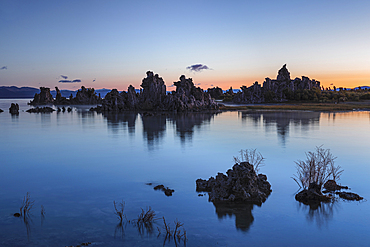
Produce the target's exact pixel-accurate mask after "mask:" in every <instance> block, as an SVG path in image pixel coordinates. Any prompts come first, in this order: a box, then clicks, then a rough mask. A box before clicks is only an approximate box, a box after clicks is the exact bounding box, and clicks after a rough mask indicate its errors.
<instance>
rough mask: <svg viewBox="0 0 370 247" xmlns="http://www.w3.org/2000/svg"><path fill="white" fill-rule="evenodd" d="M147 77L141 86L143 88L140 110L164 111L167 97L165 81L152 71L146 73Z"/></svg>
mask: <svg viewBox="0 0 370 247" xmlns="http://www.w3.org/2000/svg"><path fill="white" fill-rule="evenodd" d="M146 76H147V77H146V78H144V79H143V80H142V83H141V85H140V86H141V87H142V88H143V90H142V92H141V93H140V108H141V109H142V110H156V109H163V108H164V105H163V103H164V100H165V97H166V86H165V85H164V81H163V79H162V78H161V77H159V76H158V74H155V75H154V74H153V72H151V71H148V72H146Z"/></svg>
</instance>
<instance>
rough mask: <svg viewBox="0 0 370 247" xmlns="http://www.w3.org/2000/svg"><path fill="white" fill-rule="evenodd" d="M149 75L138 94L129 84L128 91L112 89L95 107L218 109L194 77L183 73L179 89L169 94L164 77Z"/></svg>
mask: <svg viewBox="0 0 370 247" xmlns="http://www.w3.org/2000/svg"><path fill="white" fill-rule="evenodd" d="M146 74H147V77H146V78H144V79H143V80H142V84H141V87H142V89H141V93H139V94H137V93H136V91H135V88H134V87H133V86H131V85H130V86H129V88H128V90H127V93H126V92H122V93H119V92H118V91H117V90H116V89H113V90H112V91H111V92H110V93H108V94H107V95H106V96H105V98H104V99H103V101H102V105H101V106H97V107H96V108H92V109H91V110H92V111H98V112H120V111H132V110H139V111H203V110H217V109H218V108H219V107H218V105H217V103H216V102H215V101H214V100H213V99H212V98H211V96H210V94H209V93H207V92H204V91H203V90H202V89H201V88H199V87H195V86H194V83H193V81H192V79H191V78H188V79H186V77H185V76H181V77H180V80H179V81H177V82H175V83H174V85H175V86H176V91H174V92H172V93H171V94H168V95H167V94H166V86H165V83H164V81H163V79H162V78H161V77H159V76H158V74H155V75H154V73H153V72H151V71H148V72H147V73H146Z"/></svg>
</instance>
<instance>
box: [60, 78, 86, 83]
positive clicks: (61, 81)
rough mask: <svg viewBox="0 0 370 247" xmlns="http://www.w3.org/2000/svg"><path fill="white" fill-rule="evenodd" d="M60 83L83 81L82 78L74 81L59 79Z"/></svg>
mask: <svg viewBox="0 0 370 247" xmlns="http://www.w3.org/2000/svg"><path fill="white" fill-rule="evenodd" d="M59 82H60V83H77V82H81V80H80V79H74V80H73V81H71V80H59Z"/></svg>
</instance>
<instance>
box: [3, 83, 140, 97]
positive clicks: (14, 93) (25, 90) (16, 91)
mask: <svg viewBox="0 0 370 247" xmlns="http://www.w3.org/2000/svg"><path fill="white" fill-rule="evenodd" d="M77 91H78V90H75V91H73V90H60V92H61V94H62V96H63V97H66V98H69V96H70V95H71V94H72V96H73V97H76V94H77ZM110 91H112V90H111V89H106V88H102V89H96V90H95V92H96V94H97V95H99V94H100V97H102V98H104V97H105V95H106V94H107V93H109V92H110ZM136 91H138V92H140V90H138V89H137V90H136ZM36 93H40V89H39V88H33V87H16V86H0V99H12V98H15V99H17V98H33V97H34V96H35V94H36ZM50 93H51V95H52V96H53V97H54V98H55V97H56V94H57V93H56V91H55V90H51V91H50Z"/></svg>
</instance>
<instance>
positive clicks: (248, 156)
mask: <svg viewBox="0 0 370 247" xmlns="http://www.w3.org/2000/svg"><path fill="white" fill-rule="evenodd" d="M264 159H265V158H264V157H263V156H262V154H261V153H260V152H257V149H245V150H243V149H242V150H240V156H236V157H235V156H234V162H235V163H237V164H240V163H241V162H248V163H249V164H251V165H253V167H254V171H255V172H256V173H258V172H259V170H260V169H259V168H260V167H261V166H262V165H263V161H264Z"/></svg>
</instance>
